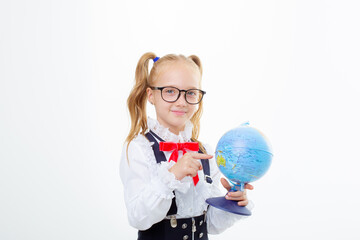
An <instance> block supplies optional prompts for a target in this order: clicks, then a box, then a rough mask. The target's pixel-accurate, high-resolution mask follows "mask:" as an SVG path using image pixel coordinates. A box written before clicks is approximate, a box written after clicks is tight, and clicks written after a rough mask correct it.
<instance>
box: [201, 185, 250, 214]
mask: <svg viewBox="0 0 360 240" xmlns="http://www.w3.org/2000/svg"><path fill="white" fill-rule="evenodd" d="M238 190H239V191H242V192H243V191H244V183H241V184H240V185H235V186H233V187H232V188H231V190H230V192H235V191H238ZM206 203H207V204H209V205H211V206H213V207H216V208H219V209H221V210H223V211H226V212H231V213H235V214H239V215H244V216H251V211H250V210H249V209H247V208H246V207H242V206H239V205H238V202H237V201H233V200H228V199H226V198H225V197H214V198H208V199H206Z"/></svg>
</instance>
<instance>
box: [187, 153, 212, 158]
mask: <svg viewBox="0 0 360 240" xmlns="http://www.w3.org/2000/svg"><path fill="white" fill-rule="evenodd" d="M191 156H192V157H193V158H196V159H210V158H212V157H213V155H209V154H204V153H197V152H194V153H191Z"/></svg>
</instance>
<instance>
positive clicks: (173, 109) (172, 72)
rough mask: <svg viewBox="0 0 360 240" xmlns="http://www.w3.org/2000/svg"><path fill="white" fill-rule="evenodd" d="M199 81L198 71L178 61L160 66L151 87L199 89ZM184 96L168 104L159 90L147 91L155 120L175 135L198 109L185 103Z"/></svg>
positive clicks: (182, 94)
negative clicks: (153, 108) (154, 113)
mask: <svg viewBox="0 0 360 240" xmlns="http://www.w3.org/2000/svg"><path fill="white" fill-rule="evenodd" d="M200 79H201V76H200V72H199V70H197V69H196V68H194V66H191V65H190V64H189V63H185V62H180V61H179V62H174V63H169V64H166V65H164V66H162V69H160V73H159V74H158V76H157V77H156V79H154V83H153V86H154V87H165V86H171V87H177V88H178V89H181V90H182V89H184V90H188V89H194V88H195V89H199V88H200ZM184 94H185V93H184V92H182V93H181V96H180V98H179V99H178V100H177V101H176V102H173V103H168V102H165V101H164V100H163V99H162V98H161V91H160V90H152V89H150V88H148V89H147V95H148V100H149V102H150V103H153V104H154V106H155V111H156V117H157V120H158V121H159V123H160V124H161V125H163V126H164V127H166V128H169V130H170V131H171V132H173V133H175V134H179V132H180V131H183V130H184V127H185V124H186V122H187V121H189V120H190V119H191V117H192V116H193V115H194V113H195V112H196V110H197V107H198V105H192V104H189V103H187V102H186V100H185V96H184Z"/></svg>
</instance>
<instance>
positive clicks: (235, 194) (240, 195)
mask: <svg viewBox="0 0 360 240" xmlns="http://www.w3.org/2000/svg"><path fill="white" fill-rule="evenodd" d="M226 196H229V197H230V198H233V200H235V199H238V200H244V199H245V198H246V191H244V192H241V191H236V192H228V193H227V195H226Z"/></svg>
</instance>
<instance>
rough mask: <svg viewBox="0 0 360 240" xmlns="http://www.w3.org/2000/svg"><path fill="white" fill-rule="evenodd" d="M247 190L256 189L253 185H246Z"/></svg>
mask: <svg viewBox="0 0 360 240" xmlns="http://www.w3.org/2000/svg"><path fill="white" fill-rule="evenodd" d="M244 188H245V189H249V190H253V189H254V186H253V185H251V184H250V183H246V184H245V186H244Z"/></svg>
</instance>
